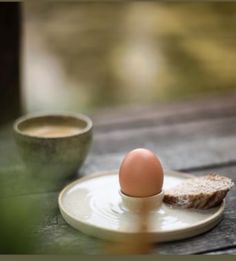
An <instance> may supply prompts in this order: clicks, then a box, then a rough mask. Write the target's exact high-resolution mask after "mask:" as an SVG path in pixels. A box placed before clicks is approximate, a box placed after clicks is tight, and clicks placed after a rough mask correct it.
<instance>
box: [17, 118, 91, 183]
mask: <svg viewBox="0 0 236 261" xmlns="http://www.w3.org/2000/svg"><path fill="white" fill-rule="evenodd" d="M47 126H53V128H54V129H55V130H57V127H58V128H59V129H61V128H62V129H63V128H64V129H68V128H69V129H72V130H73V132H68V133H66V132H65V133H64V134H63V135H62V134H60V135H58V136H57V134H55V135H54V136H53V135H51V136H50V135H49V136H43V135H41V134H40V133H37V132H35V130H37V129H40V128H47ZM30 130H31V133H30ZM32 130H33V131H34V132H32ZM76 130H77V131H76ZM14 135H15V140H16V144H17V147H18V150H19V153H20V155H21V158H22V159H23V161H24V163H25V166H26V168H27V169H28V170H29V173H30V174H31V176H33V177H35V178H38V179H39V180H41V181H43V180H44V181H45V180H46V181H54V182H55V181H61V180H63V179H65V178H66V177H69V176H72V175H73V174H75V173H76V171H77V170H78V169H79V167H80V166H81V165H82V163H83V162H84V160H85V158H86V156H87V153H88V150H89V147H90V144H91V140H92V121H91V120H90V119H89V118H88V117H87V116H85V115H82V114H71V113H69V114H65V113H63V114H41V115H28V116H23V117H21V118H19V119H18V120H16V121H15V124H14Z"/></svg>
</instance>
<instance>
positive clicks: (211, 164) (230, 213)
mask: <svg viewBox="0 0 236 261" xmlns="http://www.w3.org/2000/svg"><path fill="white" fill-rule="evenodd" d="M127 110H128V109H126V110H123V109H121V110H119V109H118V110H114V111H113V112H111V111H108V112H102V113H99V114H97V115H93V120H94V123H95V128H94V142H93V146H92V148H91V153H90V155H89V157H88V159H87V161H86V163H85V164H84V166H83V168H82V169H81V171H80V173H79V175H80V176H81V175H89V174H91V173H93V172H95V171H100V170H108V169H117V168H118V167H119V164H120V161H121V159H122V157H123V156H124V154H125V153H126V152H127V151H129V150H130V149H133V148H135V147H140V146H142V147H147V148H150V149H152V150H154V151H155V152H157V153H158V154H159V155H160V156H161V159H162V161H163V162H164V165H165V166H166V167H168V168H173V169H177V170H184V171H186V172H191V173H193V174H196V175H202V174H206V173H209V172H217V173H220V174H222V175H225V176H228V177H231V178H232V179H233V180H234V182H236V153H235V152H236V135H235V134H236V102H235V96H231V97H223V98H222V97H221V98H215V99H212V100H205V101H201V102H186V103H179V104H171V105H168V106H167V105H163V106H158V107H155V106H152V107H145V108H144V107H143V108H141V109H140V108H132V109H130V110H128V111H127ZM10 128H11V125H9V126H6V127H5V129H4V128H3V129H2V131H1V132H0V141H1V142H0V154H1V158H0V179H1V181H2V182H5V187H6V189H5V190H4V192H3V194H4V195H3V196H2V200H7V199H8V198H9V197H11V198H12V197H16V198H17V197H19V198H21V199H23V200H30V201H32V202H34V204H40V203H42V202H43V203H44V207H45V209H48V210H50V211H48V212H47V211H46V212H45V215H44V218H43V219H42V222H41V226H40V228H35V236H36V237H39V238H41V239H42V240H41V241H40V242H41V243H40V244H38V247H37V249H36V250H35V252H36V253H55V252H57V253H79V254H98V253H103V249H104V248H103V246H104V244H105V245H106V244H107V243H106V242H103V241H101V240H98V239H95V238H91V237H88V236H86V235H84V234H82V233H80V232H78V231H76V230H74V229H73V228H71V227H70V226H68V225H67V224H66V223H65V222H64V220H63V218H62V217H61V215H60V213H59V211H58V208H57V196H58V192H59V191H60V188H61V186H60V187H58V186H55V187H51V188H48V189H47V191H46V192H43V191H39V190H38V188H37V186H36V187H30V188H28V187H25V186H24V185H23V184H24V175H23V173H24V168H23V167H22V164H21V162H20V160H19V159H18V156H17V153H16V149H15V145H14V142H13V140H12V136H11V133H10V132H9V129H10ZM67 182H69V181H67ZM67 182H65V183H67ZM3 198H4V199H3ZM235 202H236V189H235V188H234V189H233V190H232V191H231V192H230V193H229V195H228V197H227V201H226V209H225V214H224V219H223V220H222V221H221V223H220V224H219V225H217V226H216V227H215V228H213V229H212V230H211V231H209V232H207V233H205V234H203V235H199V236H197V237H193V238H191V239H187V240H181V241H176V242H170V243H163V244H157V245H156V246H155V248H154V250H153V252H154V253H160V254H222V253H228V254H233V253H235V252H236V226H235V223H236V211H235Z"/></svg>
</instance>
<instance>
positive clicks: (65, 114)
mask: <svg viewBox="0 0 236 261" xmlns="http://www.w3.org/2000/svg"><path fill="white" fill-rule="evenodd" d="M43 117H58V118H60V117H71V118H74V119H76V120H80V121H81V120H82V121H84V122H85V123H86V126H85V127H84V128H81V131H80V132H78V133H75V134H71V135H67V136H62V137H43V136H37V135H29V134H27V133H25V132H24V131H22V130H20V128H19V125H20V124H21V123H23V122H25V121H27V120H31V119H36V118H43ZM92 128H93V122H92V120H91V119H90V118H89V117H88V116H87V115H85V114H82V113H76V112H49V113H46V112H45V113H29V114H26V115H23V116H21V117H19V118H18V119H16V120H15V122H14V124H13V130H14V131H15V132H16V133H18V134H20V135H22V136H25V137H29V138H35V139H65V138H71V137H76V136H80V135H83V134H85V133H87V132H89V131H90V130H91V129H92Z"/></svg>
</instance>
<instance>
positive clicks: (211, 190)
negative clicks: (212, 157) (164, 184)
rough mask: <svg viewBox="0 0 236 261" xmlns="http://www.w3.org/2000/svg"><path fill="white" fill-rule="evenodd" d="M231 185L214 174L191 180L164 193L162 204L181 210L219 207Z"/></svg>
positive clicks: (229, 181) (223, 178)
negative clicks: (180, 208)
mask: <svg viewBox="0 0 236 261" xmlns="http://www.w3.org/2000/svg"><path fill="white" fill-rule="evenodd" d="M233 185H234V183H233V182H232V180H231V179H229V178H227V177H224V176H220V175H215V174H209V175H207V176H202V177H196V178H191V179H188V180H186V181H184V182H183V183H181V184H179V185H177V186H176V187H173V188H171V189H169V190H167V191H165V196H164V202H165V203H167V204H170V205H173V206H176V207H182V208H195V209H209V208H212V207H215V206H217V205H219V204H220V203H221V202H222V200H223V199H224V198H225V196H226V195H227V193H228V191H229V190H230V189H231V188H232V187H233Z"/></svg>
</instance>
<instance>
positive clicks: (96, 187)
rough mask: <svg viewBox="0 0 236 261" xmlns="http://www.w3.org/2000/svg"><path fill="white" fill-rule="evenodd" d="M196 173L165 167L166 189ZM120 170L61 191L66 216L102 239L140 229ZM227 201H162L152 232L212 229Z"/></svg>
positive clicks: (171, 235) (159, 236) (166, 234)
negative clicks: (211, 204)
mask: <svg viewBox="0 0 236 261" xmlns="http://www.w3.org/2000/svg"><path fill="white" fill-rule="evenodd" d="M189 177H192V176H191V175H190V174H184V173H180V172H174V171H165V180H164V186H163V189H164V190H165V189H167V188H170V187H172V186H175V185H177V184H179V183H181V182H182V181H183V180H185V179H186V178H189ZM119 190H120V187H119V181H118V174H117V171H113V172H103V173H97V174H93V175H89V176H88V177H84V178H81V179H78V180H76V181H74V182H73V183H71V184H69V185H68V186H66V187H65V188H64V189H63V190H62V192H61V193H60V195H59V199H58V203H59V208H60V211H61V214H62V216H63V217H64V219H65V220H66V222H67V223H68V224H70V225H71V226H73V227H74V228H76V229H78V230H80V231H82V232H84V233H86V234H88V235H91V236H95V237H98V238H102V239H108V240H122V239H123V238H124V237H125V238H127V237H129V236H133V235H135V233H137V228H136V226H135V225H136V224H137V222H136V221H137V218H138V217H137V214H136V213H133V212H131V211H129V210H127V209H126V208H125V207H124V206H123V204H122V199H121V196H120V194H119ZM223 211H224V203H222V204H221V205H220V206H218V207H215V208H211V209H208V210H190V209H180V208H172V207H170V206H169V205H166V204H164V203H162V205H161V207H160V208H159V209H157V210H155V211H152V213H151V218H150V228H149V233H150V235H152V238H153V240H154V241H158V242H163V241H171V240H178V239H183V238H188V237H192V236H195V235H198V234H201V233H203V232H206V231H208V230H209V229H211V228H212V227H214V226H215V225H216V224H217V223H218V222H219V221H220V220H221V218H222V214H223Z"/></svg>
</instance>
